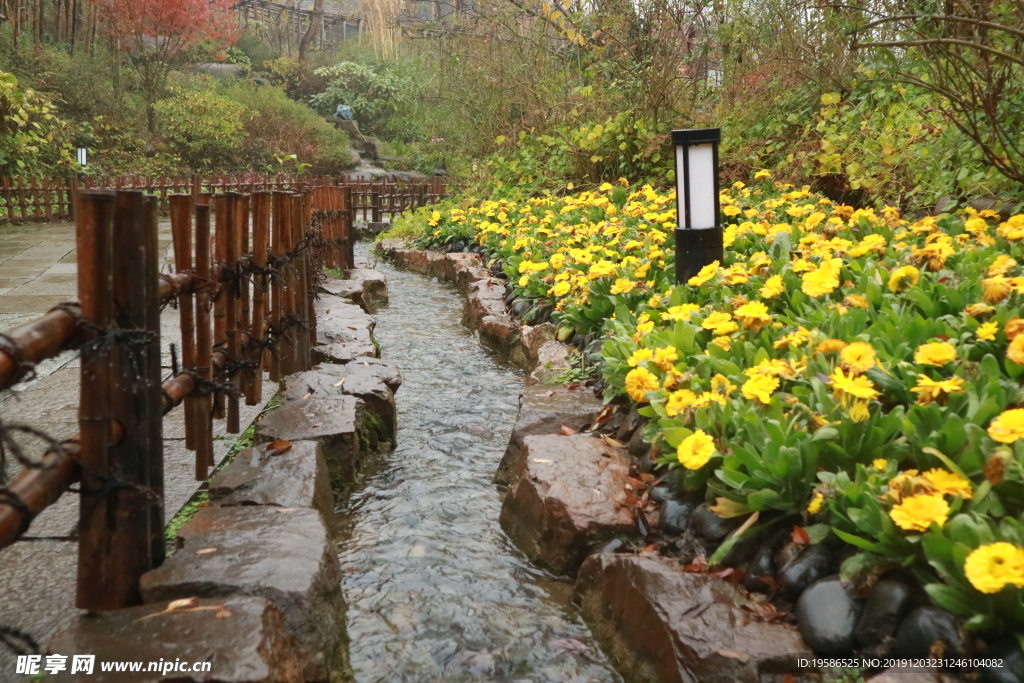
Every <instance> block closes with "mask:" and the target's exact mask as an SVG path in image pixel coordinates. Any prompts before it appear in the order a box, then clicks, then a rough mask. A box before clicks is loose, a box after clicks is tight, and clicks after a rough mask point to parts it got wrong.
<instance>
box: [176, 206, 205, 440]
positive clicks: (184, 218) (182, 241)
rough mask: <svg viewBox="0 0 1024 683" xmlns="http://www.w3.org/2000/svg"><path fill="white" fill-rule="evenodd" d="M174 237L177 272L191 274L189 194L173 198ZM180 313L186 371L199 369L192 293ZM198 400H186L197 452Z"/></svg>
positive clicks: (188, 435)
mask: <svg viewBox="0 0 1024 683" xmlns="http://www.w3.org/2000/svg"><path fill="white" fill-rule="evenodd" d="M170 202H171V204H170V209H171V234H172V239H173V242H174V269H175V271H177V272H178V273H191V272H192V197H191V196H189V195H186V194H175V195H171V198H170ZM178 314H179V317H180V320H181V363H182V366H183V367H184V368H185V369H186V370H191V371H195V369H196V338H195V332H196V321H195V315H194V297H193V296H192V294H191V293H185V294H182V295H181V296H180V297H179V298H178ZM198 408H199V397H198V396H189V397H188V398H186V399H185V448H187V449H188V450H190V451H195V450H196V449H197V448H198V446H197V443H198V432H197V428H198V424H197V422H198V415H197V413H196V411H197V410H198Z"/></svg>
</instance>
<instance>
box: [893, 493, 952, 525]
mask: <svg viewBox="0 0 1024 683" xmlns="http://www.w3.org/2000/svg"><path fill="white" fill-rule="evenodd" d="M889 517H891V518H892V521H893V522H895V523H896V526H898V527H899V528H901V529H904V530H906V531H927V530H928V527H930V526H931V525H932V524H937V525H938V526H940V527H941V526H943V525H944V524H945V523H946V520H947V519H948V518H949V503H947V502H946V499H945V498H944V497H943V496H942V494H941V493H920V494H917V495H915V496H907V497H906V498H904V499H903V500H902V501H901V502H900V503H898V504H897V505H894V506H893V508H892V510H890V511H889Z"/></svg>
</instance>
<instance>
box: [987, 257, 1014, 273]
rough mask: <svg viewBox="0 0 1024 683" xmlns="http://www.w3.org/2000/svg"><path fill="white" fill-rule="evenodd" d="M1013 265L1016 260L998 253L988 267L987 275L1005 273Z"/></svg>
mask: <svg viewBox="0 0 1024 683" xmlns="http://www.w3.org/2000/svg"><path fill="white" fill-rule="evenodd" d="M1015 265H1017V261H1016V259H1014V258H1013V257H1012V256H1010V255H1009V254H1000V255H999V256H996V260H995V261H993V262H992V265H990V266H989V267H988V275H989V277H993V276H996V275H1006V273H1008V272H1009V271H1010V270H1011V269H1012V268H1013V267H1014V266H1015Z"/></svg>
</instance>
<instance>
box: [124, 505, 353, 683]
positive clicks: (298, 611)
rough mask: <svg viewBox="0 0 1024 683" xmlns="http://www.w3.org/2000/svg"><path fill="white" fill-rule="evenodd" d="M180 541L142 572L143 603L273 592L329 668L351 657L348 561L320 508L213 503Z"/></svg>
mask: <svg viewBox="0 0 1024 683" xmlns="http://www.w3.org/2000/svg"><path fill="white" fill-rule="evenodd" d="M178 543H179V549H178V550H177V552H175V553H174V554H173V555H171V557H169V558H168V559H167V560H166V561H165V562H164V563H163V565H161V566H160V567H157V568H156V569H153V570H151V571H149V572H147V573H145V574H143V576H142V579H140V581H139V588H140V590H141V591H142V599H143V602H147V603H153V602H160V603H163V602H167V601H170V600H178V599H181V598H191V597H198V598H227V597H231V596H237V595H244V596H255V597H261V598H266V599H267V600H269V601H270V602H271V603H272V604H273V605H274V606H275V607H276V608H277V609H279V610H281V614H282V615H283V617H284V625H285V628H286V629H287V630H288V632H289V633H290V634H291V635H292V636H293V637H295V639H296V640H297V641H298V642H299V643H300V644H302V645H303V646H304V647H305V648H306V649H307V650H308V651H309V652H311V653H323V654H324V658H325V661H326V665H327V666H328V667H329V668H333V667H334V666H335V665H337V664H338V663H340V662H343V661H344V660H345V659H346V654H345V647H344V645H345V643H344V627H345V618H344V599H343V597H342V595H341V588H340V586H341V568H340V566H339V565H338V558H337V554H336V553H335V549H334V543H333V542H332V540H331V538H330V536H329V535H328V533H327V527H326V526H325V525H324V522H323V520H322V519H321V518H320V514H319V513H318V512H317V511H316V510H311V509H305V508H275V507H264V506H246V507H219V506H212V507H207V508H203V509H201V510H200V511H199V512H198V513H196V515H195V517H193V518H192V519H191V520H189V521H188V522H187V523H186V524H185V525H184V526H183V527H182V528H181V529H180V530H179V531H178ZM206 635H208V634H204V636H203V637H206ZM323 665H324V662H320V664H319V666H317V667H316V668H317V669H323Z"/></svg>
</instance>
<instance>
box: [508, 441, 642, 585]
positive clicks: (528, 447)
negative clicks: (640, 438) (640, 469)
mask: <svg viewBox="0 0 1024 683" xmlns="http://www.w3.org/2000/svg"><path fill="white" fill-rule="evenodd" d="M522 448H523V455H522V462H523V464H522V469H521V474H520V476H519V477H518V479H516V481H515V483H514V484H513V485H512V487H511V488H510V489H509V490H508V493H507V494H506V495H505V501H504V503H503V505H502V507H501V516H500V517H499V522H500V523H501V528H502V529H504V530H505V533H506V534H508V536H509V538H511V539H512V541H513V542H514V543H515V544H516V545H517V546H518V547H519V549H520V550H522V551H523V552H524V553H526V556H527V557H529V558H530V560H532V561H533V562H535V563H537V564H539V565H541V566H543V567H545V568H546V569H549V570H551V571H553V572H555V573H557V574H575V573H576V570H577V569H578V568H579V566H580V564H581V563H582V562H583V559H584V558H585V557H586V556H587V554H588V553H589V552H591V551H592V550H593V549H594V548H596V547H597V546H599V545H601V544H603V543H605V542H607V541H608V540H609V539H611V538H614V537H616V536H619V535H630V534H633V533H635V529H636V525H635V523H634V518H633V512H632V509H631V508H629V507H627V506H626V505H625V499H626V493H627V488H626V486H627V484H629V480H628V474H629V457H628V456H627V455H626V452H625V449H623V448H620V447H617V446H612V445H610V444H609V443H608V442H607V441H605V440H604V439H601V438H596V437H590V436H527V437H525V438H524V439H523V447H522Z"/></svg>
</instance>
